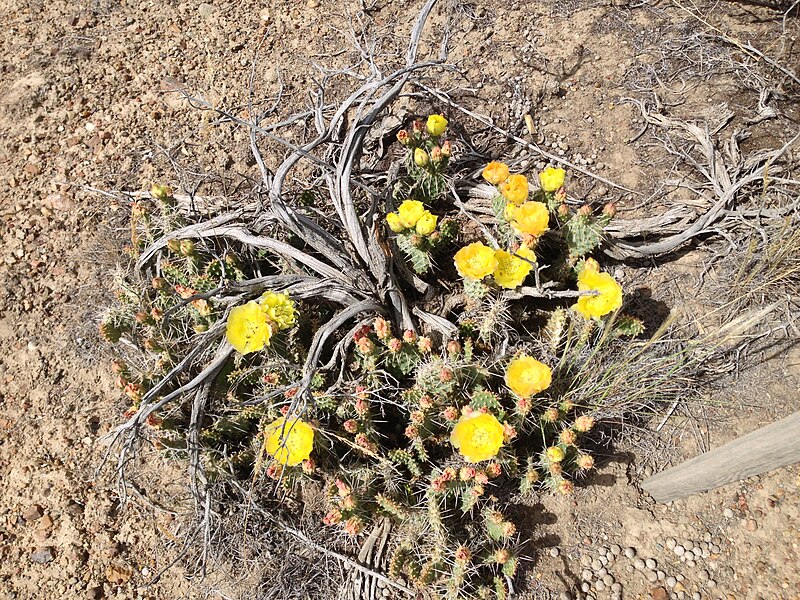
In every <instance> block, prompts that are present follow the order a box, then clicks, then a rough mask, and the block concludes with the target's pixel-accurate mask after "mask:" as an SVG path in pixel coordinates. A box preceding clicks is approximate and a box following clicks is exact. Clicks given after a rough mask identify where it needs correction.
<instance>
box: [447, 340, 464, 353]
mask: <svg viewBox="0 0 800 600" xmlns="http://www.w3.org/2000/svg"><path fill="white" fill-rule="evenodd" d="M459 352H461V344H460V343H459V342H458V340H450V341H449V342H447V353H448V354H452V355H457V354H458V353H459Z"/></svg>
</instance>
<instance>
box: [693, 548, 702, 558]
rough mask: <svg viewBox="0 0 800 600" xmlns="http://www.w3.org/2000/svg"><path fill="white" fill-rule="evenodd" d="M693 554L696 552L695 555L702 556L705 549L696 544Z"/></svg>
mask: <svg viewBox="0 0 800 600" xmlns="http://www.w3.org/2000/svg"><path fill="white" fill-rule="evenodd" d="M692 554H694V555H695V557H697V558H700V557H701V556H702V555H703V549H702V548H700V547H699V546H695V547H694V548H692Z"/></svg>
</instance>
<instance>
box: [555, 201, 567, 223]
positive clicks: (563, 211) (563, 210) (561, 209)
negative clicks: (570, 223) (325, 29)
mask: <svg viewBox="0 0 800 600" xmlns="http://www.w3.org/2000/svg"><path fill="white" fill-rule="evenodd" d="M557 212H558V218H559V219H561V220H562V221H563V220H565V219H568V218H569V215H570V212H569V206H567V205H566V204H559V206H558V211H557Z"/></svg>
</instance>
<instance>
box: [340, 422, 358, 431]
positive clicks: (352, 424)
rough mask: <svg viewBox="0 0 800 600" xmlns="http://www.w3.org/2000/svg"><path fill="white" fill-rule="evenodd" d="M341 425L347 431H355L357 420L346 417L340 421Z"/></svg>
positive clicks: (356, 429)
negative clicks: (342, 421) (346, 418)
mask: <svg viewBox="0 0 800 600" xmlns="http://www.w3.org/2000/svg"><path fill="white" fill-rule="evenodd" d="M342 426H343V427H344V430H345V431H346V432H347V433H355V432H357V431H358V422H357V421H356V420H355V419H348V420H347V421H345V422H344V423H342Z"/></svg>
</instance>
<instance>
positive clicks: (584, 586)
mask: <svg viewBox="0 0 800 600" xmlns="http://www.w3.org/2000/svg"><path fill="white" fill-rule="evenodd" d="M591 589H592V586H591V585H589V583H588V582H586V581H584V582H583V583H582V584H581V591H582V592H584V593H586V592H588V591H589V590H591Z"/></svg>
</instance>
